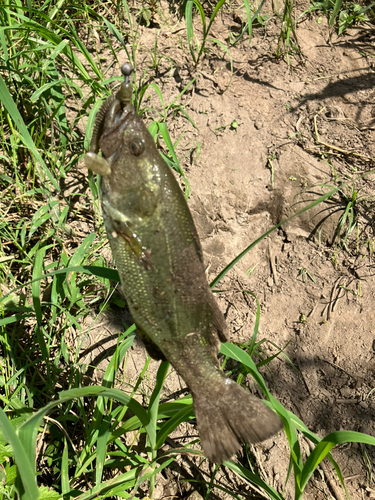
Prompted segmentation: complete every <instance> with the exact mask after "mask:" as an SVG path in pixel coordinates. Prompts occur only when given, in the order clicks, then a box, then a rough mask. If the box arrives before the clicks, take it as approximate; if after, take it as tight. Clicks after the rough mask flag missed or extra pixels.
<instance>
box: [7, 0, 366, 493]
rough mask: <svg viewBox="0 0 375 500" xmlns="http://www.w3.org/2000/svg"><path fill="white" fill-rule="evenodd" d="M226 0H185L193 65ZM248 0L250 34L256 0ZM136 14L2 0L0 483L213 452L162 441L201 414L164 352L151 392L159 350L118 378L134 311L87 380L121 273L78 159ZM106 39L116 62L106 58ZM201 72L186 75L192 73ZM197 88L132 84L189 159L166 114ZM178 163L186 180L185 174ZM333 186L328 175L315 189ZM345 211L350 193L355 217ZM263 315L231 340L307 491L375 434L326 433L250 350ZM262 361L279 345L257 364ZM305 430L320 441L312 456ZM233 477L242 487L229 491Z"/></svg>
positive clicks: (21, 484)
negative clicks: (305, 449) (88, 348)
mask: <svg viewBox="0 0 375 500" xmlns="http://www.w3.org/2000/svg"><path fill="white" fill-rule="evenodd" d="M224 4H225V2H224V1H221V2H219V3H217V4H216V6H215V7H214V8H213V9H212V10H211V11H208V13H207V12H206V10H205V9H206V5H205V4H203V3H200V2H198V1H194V2H190V1H189V0H188V1H187V2H186V3H185V10H184V12H185V16H186V27H187V38H186V48H187V50H190V54H191V57H192V60H193V62H194V64H195V65H198V63H199V62H200V61H201V60H202V58H203V57H204V55H205V53H206V52H205V51H206V48H207V42H210V38H209V34H210V31H211V28H212V24H213V22H214V20H215V18H216V16H217V15H218V14H219V12H221V11H220V9H222V8H224ZM244 7H245V9H246V12H247V19H248V25H247V28H246V29H248V31H249V35H250V36H251V27H252V25H251V15H250V14H251V12H250V6H249V3H248V2H245V3H244ZM194 12H197V13H198V16H199V19H198V20H199V22H200V23H201V25H202V32H203V38H202V39H200V40H199V39H198V37H196V36H195V34H194V33H195V31H194V24H193V15H194ZM135 14H136V13H134V12H133V13H132V10H131V9H130V7H129V6H128V4H127V3H126V1H125V0H123V1H122V2H118V3H117V5H116V8H114V6H113V4H110V3H106V2H100V1H97V2H92V3H90V4H89V3H85V2H72V3H67V2H64V1H62V0H59V1H57V2H49V1H47V2H44V3H43V4H42V3H39V2H33V1H29V2H26V3H25V5H24V4H23V3H22V2H21V1H20V0H15V1H14V2H12V3H8V4H2V5H1V6H0V22H1V30H0V43H1V47H2V51H1V53H0V99H1V103H2V107H1V109H0V119H1V143H2V152H1V156H0V157H1V163H2V167H1V172H0V186H1V189H2V197H1V211H0V215H1V219H0V235H1V238H0V273H1V274H0V283H1V299H0V311H1V316H0V327H1V337H0V338H1V346H2V354H1V357H0V368H1V372H0V384H1V387H2V391H1V393H0V400H1V403H2V409H0V429H1V432H0V475H1V479H2V481H1V482H2V485H1V490H0V491H1V494H2V495H3V496H4V498H9V499H12V498H15V497H16V496H18V497H19V498H21V499H22V500H33V499H36V498H38V497H41V498H43V497H49V498H61V497H62V496H63V497H64V498H70V497H77V498H80V499H82V500H83V499H85V500H86V499H87V500H88V499H91V498H94V497H95V498H98V497H99V498H105V497H109V496H119V497H122V498H131V497H132V495H137V491H139V488H140V487H141V485H142V483H144V482H148V492H149V497H150V498H152V497H153V495H154V488H155V482H156V481H157V476H158V474H159V473H160V472H161V471H162V470H163V469H164V468H166V467H168V466H169V465H170V464H171V463H172V462H173V461H174V460H176V456H178V455H181V456H183V457H184V456H190V457H191V456H193V457H198V458H200V459H202V460H203V458H204V457H203V455H202V452H200V451H198V450H197V447H196V442H195V440H193V441H192V442H191V443H188V444H186V445H185V446H181V447H180V448H177V449H174V448H171V447H170V446H169V445H168V443H167V438H168V436H169V435H170V434H171V432H173V431H174V430H175V429H176V428H177V426H178V425H179V424H181V423H183V422H184V423H186V424H187V425H190V424H191V423H192V422H193V421H194V412H193V407H192V399H191V397H190V395H188V396H185V397H181V398H179V399H176V400H166V401H163V402H161V400H160V397H161V394H162V388H163V384H164V381H165V378H166V376H167V373H168V368H169V366H168V363H162V364H161V365H160V367H159V369H158V372H157V376H156V384H155V386H154V387H153V388H152V390H151V393H150V395H149V396H147V395H146V396H145V395H144V396H145V400H144V403H143V404H142V405H141V404H140V403H139V401H138V396H139V391H140V387H141V386H142V384H143V383H146V382H147V372H148V366H149V362H150V360H149V359H148V360H147V362H146V363H145V365H144V367H143V369H142V370H141V373H140V374H139V376H138V378H137V380H136V381H127V380H126V381H125V382H126V384H125V383H123V384H122V389H121V390H120V389H118V388H117V387H118V386H119V384H118V380H120V379H121V380H123V377H122V376H121V367H122V366H123V364H124V363H125V364H126V363H127V360H128V358H129V349H130V347H131V346H132V345H133V341H134V336H135V333H134V330H135V328H134V325H126V326H125V327H124V331H122V332H120V333H119V335H118V339H117V343H116V345H115V348H114V351H113V353H112V355H111V356H110V359H109V363H108V366H107V368H106V369H105V372H104V373H102V374H101V377H100V380H101V385H100V386H92V385H89V386H88V385H87V380H86V379H85V377H86V376H87V369H88V368H87V367H86V366H85V365H84V364H83V363H81V351H82V346H83V345H84V344H85V342H86V339H87V336H88V335H89V333H90V328H91V327H86V324H88V323H89V322H87V320H88V319H93V324H94V325H95V321H96V319H97V318H99V317H100V316H101V313H102V312H103V311H105V310H108V309H110V308H111V307H115V305H114V302H111V300H112V296H113V293H114V292H113V288H112V286H111V283H112V282H116V281H117V282H118V274H117V272H116V271H114V270H112V269H110V268H108V267H107V262H106V260H105V259H104V257H103V256H102V251H101V250H102V248H103V246H104V245H105V244H106V238H105V235H104V231H103V226H102V222H101V218H100V209H99V198H98V193H99V187H98V179H97V178H96V177H95V176H93V175H92V174H89V176H88V178H87V180H86V173H84V174H83V175H82V174H81V173H80V170H79V169H78V168H77V167H78V165H79V163H80V160H81V159H82V156H83V153H84V148H85V146H86V147H87V145H88V141H89V138H90V137H89V136H90V131H91V128H92V123H93V119H94V116H95V113H96V111H97V110H98V108H99V106H100V105H101V103H102V102H103V100H104V99H105V98H106V97H107V96H108V95H109V94H110V90H109V87H110V86H112V87H113V86H115V85H116V84H117V81H119V80H120V76H115V77H114V78H110V77H109V76H108V74H109V70H110V68H111V66H115V67H116V68H119V67H120V63H122V62H123V61H118V55H117V54H118V49H119V48H122V49H124V50H126V53H127V54H128V58H129V60H130V61H131V63H132V64H133V66H135V67H137V60H138V54H139V22H140V21H139V19H138V17H137V16H136V15H135ZM206 16H207V18H208V19H209V21H208V22H207V20H206ZM245 31H246V30H245ZM245 31H243V33H244V32H245ZM243 33H242V34H243ZM98 40H100V44H102V47H101V48H100V46H99V45H100V44H99V42H98ZM114 41H115V42H116V43H117V46H116V48H114ZM211 42H212V43H213V44H214V45H213V46H215V44H216V45H219V46H220V47H221V49H223V50H224V51H226V52H227V53H229V52H228V51H229V49H228V47H226V46H224V44H223V45H220V44H218V41H216V42H215V39H211ZM104 47H105V49H106V50H107V51H108V53H109V54H110V57H111V60H112V64H108V62H107V61H103V60H102V57H101V55H102V52H103V49H104ZM211 47H212V46H211ZM156 55H157V54H156ZM152 60H153V61H154V62H155V60H157V58H156V59H152ZM193 84H194V80H193V79H192V81H191V82H190V83H189V84H188V86H190V85H193ZM187 88H188V87H186V88H185V89H184V90H183V91H182V92H180V93H179V94H177V95H176V98H175V99H173V101H172V102H171V103H170V104H165V102H164V96H163V95H162V91H161V90H160V88H159V87H158V85H157V84H156V83H152V84H151V83H150V82H146V81H142V83H141V85H139V86H138V88H137V89H136V93H135V95H136V106H137V109H138V110H139V111H140V112H143V111H145V110H146V108H144V107H142V99H143V97H144V95H145V92H146V91H150V90H151V89H152V90H153V91H154V92H155V93H156V94H157V95H158V96H159V98H160V102H161V104H162V112H161V113H160V115H159V116H158V117H157V118H156V119H155V121H154V122H153V123H152V124H151V126H150V131H151V132H152V134H153V135H154V137H155V138H157V137H161V138H162V139H163V140H164V143H165V145H166V150H167V154H166V155H165V158H166V160H167V161H168V162H169V164H170V165H171V167H173V168H175V169H176V170H177V171H179V173H180V174H181V175H184V174H183V171H182V169H181V166H180V164H179V161H178V158H177V155H176V153H175V146H176V144H173V143H172V140H171V138H170V135H169V132H168V125H167V124H168V121H169V119H170V111H171V110H175V109H176V106H179V111H180V112H181V113H182V114H183V116H185V118H186V119H187V120H190V121H191V122H192V120H191V119H190V117H189V115H188V113H187V111H186V110H185V109H184V108H183V107H182V106H180V105H179V103H178V101H179V98H180V97H181V95H182V94H183V93H184V92H185V91H186V90H187ZM83 124H84V125H83ZM184 179H185V186H186V193H187V196H188V194H189V192H188V190H189V185H188V181H187V179H186V177H184ZM337 189H338V188H335V187H333V188H330V189H329V190H327V193H326V194H325V195H323V196H322V197H321V198H319V199H317V200H316V202H314V204H318V203H321V202H322V201H324V200H325V199H327V198H329V197H330V196H332V195H333V194H334V193H335V192H337ZM340 189H342V186H341V187H340ZM314 204H311V205H310V206H308V207H305V208H304V209H303V210H301V212H302V211H304V210H308V209H309V208H311V207H312V206H313V205H314ZM351 213H352V212H351V207H350V208H349V209H348V211H347V218H348V217H351ZM297 215H298V214H297ZM82 224H85V231H84V235H82V233H81V226H82ZM277 227H279V226H275V227H272V228H270V230H269V231H267V232H266V233H265V234H264V235H263V236H262V237H261V238H259V239H258V240H256V241H255V242H252V243H251V244H249V246H248V247H247V248H246V249H245V250H244V251H243V252H241V253H240V254H239V255H238V257H236V259H234V260H233V261H232V262H231V263H230V264H229V265H228V266H227V267H225V268H224V270H223V271H222V272H221V273H220V274H219V275H218V276H217V277H216V278H215V279H214V280H213V282H212V287H215V286H216V285H217V284H218V283H219V281H220V280H221V279H222V278H223V277H224V275H225V274H226V273H227V272H228V271H229V270H230V269H231V268H232V267H233V266H234V265H235V264H236V263H237V262H238V261H239V260H240V259H241V258H242V257H243V256H244V255H245V254H246V253H247V252H248V251H249V250H251V248H253V247H254V246H255V245H256V244H258V243H259V242H260V241H261V240H262V239H263V238H265V237H266V236H267V235H269V234H270V233H271V232H272V231H274V230H275V229H277ZM259 321H260V309H259V307H258V314H257V321H256V326H255V329H254V334H253V336H252V339H251V341H250V342H249V343H248V344H247V345H246V346H245V347H246V350H242V349H240V348H239V347H238V346H235V345H233V344H230V343H227V344H224V345H223V346H222V354H223V355H224V356H225V359H233V360H235V361H236V362H237V363H238V364H239V366H240V375H239V376H238V382H242V380H243V378H244V376H245V375H246V374H247V373H250V374H251V375H252V376H253V377H254V379H255V380H256V382H257V384H258V385H259V387H260V388H261V390H262V391H263V393H264V396H265V398H266V402H267V404H268V405H269V406H270V407H271V408H272V409H273V410H274V411H276V412H278V413H279V415H280V416H281V418H282V419H283V421H284V424H285V432H286V435H287V438H288V442H289V447H290V457H289V460H290V471H291V470H293V471H294V481H295V498H296V499H299V498H302V495H303V492H304V490H305V488H306V485H307V483H308V481H309V479H310V477H311V475H312V473H313V471H314V470H316V468H317V466H318V465H319V463H320V462H321V460H323V459H324V457H328V459H329V460H330V461H331V462H332V464H333V466H334V467H335V470H336V473H337V476H338V478H339V479H340V481H341V482H343V479H342V474H341V471H340V469H339V467H338V465H337V464H336V463H335V462H334V460H333V458H332V456H331V455H330V450H331V449H332V447H333V446H335V445H336V444H338V443H342V442H353V441H355V442H359V443H367V444H373V445H374V444H375V440H374V438H372V437H370V436H366V435H364V434H358V433H353V432H344V431H342V432H338V433H333V434H330V435H328V436H326V437H325V438H324V439H322V440H320V439H319V438H318V437H317V436H315V435H314V434H313V433H312V432H310V431H309V429H307V427H306V426H305V425H304V423H303V422H301V420H299V419H298V418H297V417H296V416H295V415H293V414H292V413H291V412H289V411H287V410H286V409H285V408H284V407H283V406H282V405H281V404H280V403H279V402H278V401H277V400H276V399H275V398H273V397H272V395H271V394H270V392H269V390H268V388H267V386H266V384H265V382H264V380H263V378H262V376H261V374H260V372H259V369H258V368H259V366H256V365H255V364H254V362H253V360H252V355H253V354H254V350H256V349H257V348H258V347H259V345H258V343H257V341H256V334H257V328H258V325H259ZM72 339H74V340H75V342H72ZM265 362H267V363H268V362H272V359H271V358H270V359H267V360H264V361H263V362H262V363H261V364H264V363H265ZM224 365H225V361H224ZM94 368H95V367H94ZM123 382H124V381H123ZM125 388H126V390H125ZM300 434H303V435H305V436H306V437H307V438H309V439H310V440H311V441H312V442H313V443H314V444H315V445H316V447H315V449H314V450H313V452H312V453H311V454H310V456H309V457H308V458H307V460H306V461H305V462H304V461H303V458H302V457H303V453H302V450H301V447H300V443H299V440H298V435H300ZM144 438H145V439H144ZM139 443H144V448H143V449H144V453H142V452H141V451H139V448H138V446H136V445H137V444H139ZM224 466H225V467H227V468H229V469H230V470H232V471H233V472H234V473H236V474H238V475H240V476H241V477H242V478H243V480H244V481H248V482H250V483H252V484H255V485H257V486H258V487H259V488H261V489H262V490H263V491H264V492H266V493H267V494H268V495H269V496H270V498H273V499H281V498H283V496H282V495H281V494H280V493H278V492H277V491H276V490H275V489H274V488H272V487H271V486H270V485H268V484H267V483H266V482H265V481H263V480H262V479H261V478H260V477H259V476H257V475H256V474H254V473H252V472H251V471H250V470H248V469H247V468H245V467H243V466H242V465H241V464H240V463H239V462H237V461H236V460H234V461H228V462H226V463H225V464H224ZM216 484H217V483H216V482H215V479H214V478H213V479H212V481H211V482H210V483H207V484H206V485H205V487H206V492H209V490H210V488H212V487H215V485H216ZM229 493H230V494H231V495H232V496H233V497H235V498H238V494H237V493H235V492H234V491H229ZM207 494H208V493H207Z"/></svg>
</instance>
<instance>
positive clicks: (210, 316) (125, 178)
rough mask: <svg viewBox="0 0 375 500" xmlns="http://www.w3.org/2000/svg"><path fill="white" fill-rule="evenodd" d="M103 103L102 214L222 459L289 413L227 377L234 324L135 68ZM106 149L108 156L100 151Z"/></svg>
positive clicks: (125, 278) (123, 267)
mask: <svg viewBox="0 0 375 500" xmlns="http://www.w3.org/2000/svg"><path fill="white" fill-rule="evenodd" d="M121 71H122V73H123V75H124V82H123V83H122V85H121V88H120V90H119V91H118V92H117V94H115V95H113V96H111V97H110V98H109V99H108V100H107V101H106V102H105V103H104V104H103V105H102V107H101V108H100V110H99V112H98V114H97V116H96V119H95V123H94V130H93V137H92V141H91V144H90V151H89V152H88V153H87V154H86V156H85V162H86V166H87V167H88V168H89V169H91V170H92V171H94V172H96V173H99V174H100V175H101V176H102V178H101V190H102V210H103V219H104V223H105V227H106V231H107V235H108V239H109V242H110V245H111V249H112V253H113V256H114V259H115V262H116V265H117V268H118V271H119V274H120V278H121V284H122V287H123V291H124V294H125V298H126V300H127V303H128V306H129V310H130V312H131V314H132V316H133V319H134V322H135V324H136V326H137V329H138V331H139V333H140V335H141V337H142V339H143V340H144V343H145V346H146V348H147V351H148V353H149V354H150V356H152V357H153V358H154V359H157V360H168V361H169V362H170V363H171V364H172V366H173V367H174V368H175V370H176V371H177V373H178V374H179V375H181V377H182V378H183V379H184V380H185V382H186V384H187V385H188V386H189V388H190V390H191V392H192V395H193V402H194V410H195V415H196V419H197V424H198V430H199V434H200V438H201V443H202V446H203V450H204V453H205V455H206V456H207V458H208V459H209V460H210V461H211V462H213V463H221V462H222V461H223V460H226V459H229V458H230V457H231V456H232V455H233V454H234V453H235V452H236V451H237V450H238V448H239V447H240V446H241V445H242V444H244V443H256V442H260V441H263V440H264V439H267V438H269V437H270V436H272V435H273V434H275V433H277V432H278V431H279V430H280V429H281V427H282V422H281V420H280V418H279V417H278V416H277V415H276V414H275V413H274V412H273V411H272V410H270V409H269V408H268V407H267V406H266V405H265V404H264V403H263V402H262V401H261V400H259V399H257V398H256V397H254V396H251V395H250V394H249V393H248V392H247V391H246V390H245V389H243V388H242V387H241V386H239V385H238V384H236V383H235V382H233V381H232V380H230V379H229V378H227V377H225V375H224V374H223V372H222V371H221V370H220V367H219V363H218V359H217V355H218V352H219V348H220V343H221V342H226V341H227V337H226V333H225V331H226V325H225V320H224V317H223V314H222V313H221V311H220V309H219V307H218V305H217V303H216V301H215V299H214V296H213V294H212V292H211V290H210V288H209V285H208V283H207V278H206V275H205V267H204V262H203V254H202V249H201V245H200V241H199V238H198V234H197V230H196V228H195V225H194V222H193V219H192V216H191V214H190V211H189V208H188V206H187V203H186V201H185V198H184V195H183V193H182V191H181V189H180V187H179V185H178V183H177V181H176V179H175V178H174V175H173V173H172V171H171V169H170V168H169V167H168V165H167V164H166V163H165V161H164V160H163V159H162V158H161V156H160V154H159V153H158V150H157V148H156V146H155V143H154V140H153V138H152V136H151V135H150V133H149V132H148V130H147V128H146V126H145V125H144V123H143V121H142V119H141V118H140V117H139V116H138V115H137V113H136V111H135V109H134V107H133V106H132V103H131V100H132V86H131V84H130V82H129V76H130V74H131V71H132V68H131V66H130V65H129V64H124V65H123V66H122V68H121ZM99 150H101V152H102V156H99V155H98V152H99Z"/></svg>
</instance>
